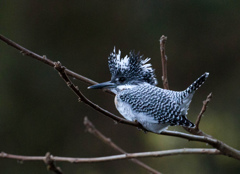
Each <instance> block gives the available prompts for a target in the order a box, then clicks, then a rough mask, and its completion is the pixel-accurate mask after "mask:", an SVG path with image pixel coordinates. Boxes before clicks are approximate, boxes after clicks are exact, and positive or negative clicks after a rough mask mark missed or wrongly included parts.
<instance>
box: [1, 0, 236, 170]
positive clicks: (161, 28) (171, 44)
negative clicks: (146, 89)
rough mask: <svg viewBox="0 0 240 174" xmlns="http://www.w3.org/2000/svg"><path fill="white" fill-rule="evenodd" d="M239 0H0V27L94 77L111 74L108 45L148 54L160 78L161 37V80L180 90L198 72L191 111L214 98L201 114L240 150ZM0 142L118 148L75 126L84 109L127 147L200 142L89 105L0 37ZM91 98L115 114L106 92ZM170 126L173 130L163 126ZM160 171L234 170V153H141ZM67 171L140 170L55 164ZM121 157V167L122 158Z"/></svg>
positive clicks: (72, 150)
mask: <svg viewBox="0 0 240 174" xmlns="http://www.w3.org/2000/svg"><path fill="white" fill-rule="evenodd" d="M239 7H240V1H231V0H230V1H217V0H212V1H207V0H203V1H190V0H184V1H167V0H162V1H117V2H116V1H98V0H90V1H77V0H75V1H62V0H60V1H56V0H52V1H40V0H37V1H30V0H21V1H17V0H8V1H7V0H2V1H1V5H0V31H1V34H3V35H5V36H6V37H8V38H10V39H12V40H14V41H16V42H17V43H19V44H21V45H23V46H25V47H26V48H28V49H30V50H32V51H34V52H36V53H38V54H40V55H47V57H48V58H50V59H52V60H59V61H61V62H62V64H63V65H65V66H66V67H68V68H69V69H71V70H73V71H76V72H78V73H79V74H82V75H85V76H87V77H89V78H91V79H93V80H96V81H99V82H102V81H107V80H109V79H110V74H109V71H108V66H107V57H108V55H109V53H110V52H111V51H112V49H113V47H114V46H116V47H117V49H118V48H119V49H121V50H122V54H123V55H125V54H128V52H129V51H130V50H132V49H135V50H136V51H141V53H142V54H144V55H145V56H146V57H151V58H152V60H151V63H152V64H153V67H154V68H155V69H156V73H157V75H158V80H159V86H162V84H161V62H160V52H159V38H160V36H161V35H163V34H164V35H166V36H168V41H167V45H166V46H167V48H166V49H167V50H166V51H167V56H168V75H169V84H170V88H171V89H174V90H183V89H185V88H186V87H187V86H188V85H189V84H191V83H192V82H193V81H194V80H195V79H196V78H197V77H199V76H200V75H201V74H202V73H204V72H206V71H209V72H210V77H209V79H208V80H207V82H206V83H205V84H204V85H203V86H202V87H201V88H200V89H199V90H198V91H197V92H196V94H195V96H194V98H193V102H192V104H191V107H190V110H189V115H188V117H189V119H190V120H195V119H196V115H197V114H198V112H199V111H200V109H201V107H202V101H203V100H204V99H205V98H206V96H207V95H208V94H209V93H210V92H213V99H212V101H211V102H210V104H209V107H208V110H207V112H206V113H205V114H204V117H203V119H202V122H201V125H200V127H201V129H202V130H203V131H205V132H207V133H208V134H210V135H212V136H214V137H216V138H218V139H220V140H222V141H224V142H226V143H227V144H229V145H231V146H232V147H234V148H238V149H240V146H239V144H240V136H239V131H240V127H239V122H240V117H239V113H240V109H239V104H240V92H239V85H240V81H239V74H240V68H239V67H240V61H239V57H240V51H239V45H240V32H239V29H240V22H239V19H240V10H239ZM0 60H1V63H0V82H1V85H0V139H1V143H0V150H1V151H5V152H7V153H14V154H21V155H45V153H46V152H48V151H50V152H51V153H52V154H53V155H57V156H72V157H95V156H105V155H112V154H118V153H116V152H114V151H113V150H112V149H111V148H109V147H107V146H106V145H105V144H103V143H102V142H100V141H99V140H98V139H96V138H95V137H93V136H92V135H90V134H88V133H86V132H85V131H84V129H85V128H84V126H83V124H82V122H83V118H84V116H86V115H87V116H88V117H89V119H90V120H91V121H92V122H93V123H94V124H95V125H96V126H97V127H98V128H99V130H101V131H102V132H103V133H104V134H106V136H109V137H111V139H112V140H113V141H114V142H116V143H117V144H118V145H119V146H120V147H122V148H124V149H125V150H126V151H128V152H142V151H154V150H165V149H174V148H183V147H209V146H208V145H206V144H202V143H196V142H188V141H186V140H183V139H179V138H173V137H166V136H157V135H153V134H150V133H147V134H144V133H143V132H141V131H139V130H137V129H135V128H133V127H129V126H126V125H120V124H117V125H116V124H114V123H113V121H112V120H110V119H108V118H106V117H104V116H102V115H101V114H99V113H97V112H95V111H94V110H93V109H91V108H89V107H87V106H86V105H84V104H83V103H78V102H77V98H76V97H75V95H73V93H72V92H71V91H70V90H69V89H68V88H67V86H66V85H65V84H64V82H63V81H62V79H60V78H59V76H58V74H57V72H56V71H54V70H53V69H52V68H50V67H48V66H46V65H44V64H42V63H40V62H38V61H36V60H33V59H31V58H29V57H23V56H22V55H21V54H19V52H17V51H16V50H14V49H13V48H11V47H10V46H7V45H6V44H4V43H3V42H0ZM74 82H75V83H76V84H78V86H79V88H80V89H81V90H82V91H83V92H84V94H86V96H87V97H89V98H90V99H91V100H93V101H94V102H96V103H97V104H99V105H100V106H102V107H104V108H106V109H108V110H110V111H112V112H114V113H116V114H117V111H116V109H115V106H114V104H113V97H112V96H109V95H108V94H105V93H103V92H102V91H97V90H91V91H90V90H87V89H86V88H87V85H85V84H83V83H81V82H79V81H76V80H75V81H74ZM170 129H171V130H181V131H182V129H181V128H180V127H172V128H170ZM0 160H1V162H0V173H12V174H15V173H24V174H28V173H29V174H30V173H33V172H34V173H39V174H41V173H47V171H46V168H45V166H44V163H41V162H24V163H23V164H21V163H16V161H15V160H9V159H0ZM143 161H144V162H146V163H147V164H149V165H150V166H152V167H154V168H156V169H158V170H159V171H161V172H163V173H196V174H197V173H206V174H208V173H209V174H210V173H219V174H223V173H239V172H240V165H239V161H237V160H234V159H232V158H229V157H225V156H207V155H185V156H183V155H180V156H172V157H164V158H147V159H143ZM57 165H59V166H60V167H61V168H62V170H63V171H65V172H66V173H72V174H75V173H91V174H95V173H146V171H145V170H143V169H142V168H140V167H138V166H137V165H135V164H132V163H131V162H129V161H114V162H107V163H97V164H75V165H73V164H68V163H57ZM123 166H124V167H123Z"/></svg>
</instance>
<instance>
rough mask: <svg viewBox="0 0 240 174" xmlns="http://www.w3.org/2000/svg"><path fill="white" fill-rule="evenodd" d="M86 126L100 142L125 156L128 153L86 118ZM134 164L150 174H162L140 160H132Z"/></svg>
mask: <svg viewBox="0 0 240 174" xmlns="http://www.w3.org/2000/svg"><path fill="white" fill-rule="evenodd" d="M84 125H85V126H86V129H87V131H88V132H89V133H91V134H93V135H94V136H96V137H97V138H99V139H100V140H102V141H103V142H104V143H106V144H107V145H109V146H110V147H112V148H113V149H115V150H116V151H118V152H121V153H123V154H127V152H126V151H124V150H123V149H122V148H120V147H119V146H117V145H116V144H115V143H114V142H113V141H112V140H111V139H110V138H107V137H106V136H104V135H103V134H102V133H101V132H100V131H99V130H98V129H97V128H96V127H95V126H94V125H93V123H92V122H91V121H90V120H89V119H88V118H87V117H84ZM131 161H132V162H134V163H135V164H138V165H139V166H141V167H143V168H145V169H146V170H148V171H149V172H151V173H153V174H161V173H160V172H158V171H157V170H155V169H153V168H151V167H150V166H148V165H146V164H145V163H143V162H141V161H139V160H138V159H131Z"/></svg>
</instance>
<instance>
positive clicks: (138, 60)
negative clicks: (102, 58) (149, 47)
mask: <svg viewBox="0 0 240 174" xmlns="http://www.w3.org/2000/svg"><path fill="white" fill-rule="evenodd" d="M149 60H150V58H146V59H143V56H141V55H139V53H138V54H135V53H134V51H130V53H129V57H128V56H127V55H126V56H125V57H124V58H121V51H120V50H119V51H118V53H116V51H115V48H114V49H113V52H112V53H111V54H110V56H109V57H108V66H109V70H110V73H111V74H112V79H114V78H115V77H116V76H119V75H122V74H124V76H125V77H126V78H127V79H129V80H130V79H133V80H134V79H135V80H139V81H144V82H147V83H149V84H151V85H157V79H156V77H155V73H154V69H152V67H151V64H150V63H147V62H148V61H149Z"/></svg>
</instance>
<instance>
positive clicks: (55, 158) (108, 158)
mask: <svg viewBox="0 0 240 174" xmlns="http://www.w3.org/2000/svg"><path fill="white" fill-rule="evenodd" d="M185 154H208V155H220V154H222V153H221V152H220V151H219V150H217V149H207V148H184V149H173V150H163V151H153V152H139V153H127V154H121V155H111V156H104V157H96V158H71V157H58V156H52V155H50V159H51V160H52V161H62V162H70V163H93V162H107V161H115V160H125V159H133V158H147V157H164V156H173V155H185ZM0 158H8V159H16V160H21V161H44V160H45V159H46V157H45V156H23V155H13V154H7V153H5V152H1V153H0Z"/></svg>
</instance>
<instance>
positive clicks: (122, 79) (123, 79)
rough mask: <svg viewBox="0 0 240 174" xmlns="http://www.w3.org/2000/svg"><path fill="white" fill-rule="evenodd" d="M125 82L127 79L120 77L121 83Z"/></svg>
mask: <svg viewBox="0 0 240 174" xmlns="http://www.w3.org/2000/svg"><path fill="white" fill-rule="evenodd" d="M125 80H126V78H125V77H119V79H118V81H119V82H124V81H125Z"/></svg>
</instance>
